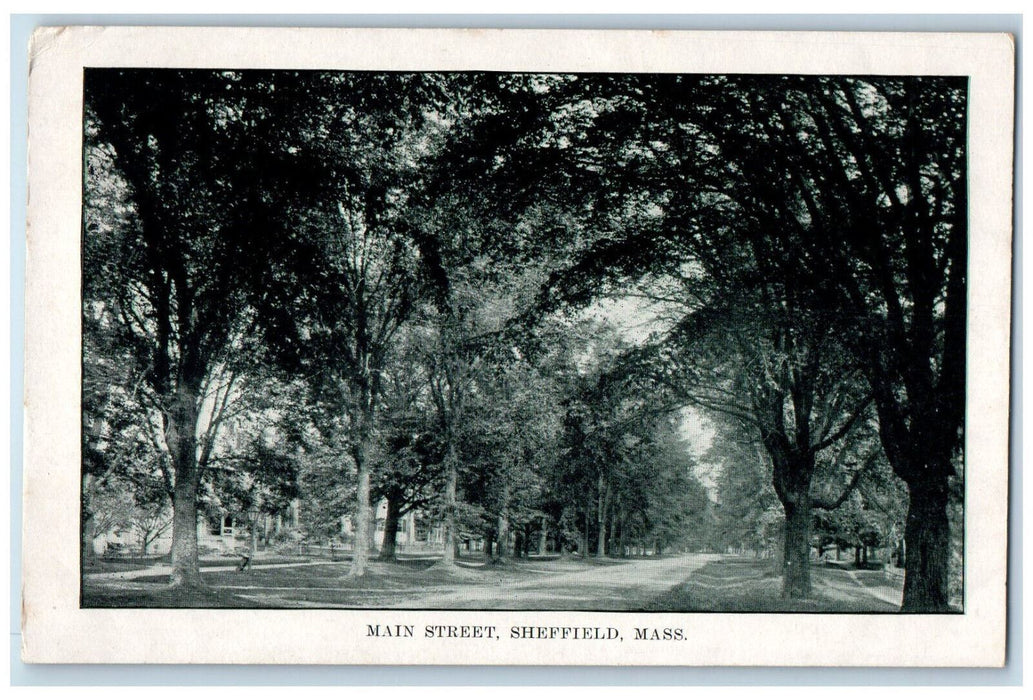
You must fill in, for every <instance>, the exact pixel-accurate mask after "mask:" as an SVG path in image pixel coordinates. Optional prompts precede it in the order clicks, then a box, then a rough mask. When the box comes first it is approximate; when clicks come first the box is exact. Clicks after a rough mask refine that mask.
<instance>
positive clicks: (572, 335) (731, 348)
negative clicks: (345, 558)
mask: <svg viewBox="0 0 1033 700" xmlns="http://www.w3.org/2000/svg"><path fill="white" fill-rule="evenodd" d="M85 97H86V100H85V114H84V124H85V163H86V183H85V190H84V200H85V212H84V227H85V230H84V364H85V369H86V370H87V372H86V377H85V378H84V414H85V419H86V420H85V425H86V429H85V430H84V433H85V435H86V442H87V445H86V448H87V449H86V450H85V452H84V468H85V469H86V471H87V472H89V471H90V470H94V469H96V470H98V471H99V472H100V473H102V474H106V473H108V472H107V471H105V470H106V469H108V468H109V467H110V466H111V464H112V462H113V460H112V459H111V457H110V453H111V452H112V451H113V450H112V449H111V447H110V439H111V438H110V436H111V434H112V431H113V429H114V428H113V426H114V425H115V423H114V422H112V420H111V419H109V418H108V417H106V414H105V411H107V412H110V413H113V414H114V413H120V412H121V413H125V412H127V411H128V413H130V414H132V415H134V416H135V418H133V419H131V422H132V423H133V426H135V429H137V430H138V431H139V432H140V435H141V437H140V438H139V441H140V442H141V444H148V445H149V446H150V447H153V448H154V462H155V464H156V465H157V466H158V470H159V473H160V475H161V479H162V483H163V484H164V488H165V489H166V492H167V493H168V494H170V495H171V502H172V506H173V511H174V524H173V550H172V560H173V575H172V582H173V584H175V585H181V586H196V585H201V580H200V576H199V572H198V562H197V541H196V518H197V508H198V503H199V499H200V498H201V497H202V496H204V492H205V489H206V488H208V487H207V486H205V484H208V483H214V480H213V478H212V477H211V476H210V475H213V474H216V473H221V474H228V473H230V467H232V468H233V473H236V474H241V473H245V471H246V470H245V466H246V464H247V463H251V464H261V465H263V466H262V467H261V470H267V471H272V472H274V473H284V470H283V469H280V468H276V469H273V468H272V467H270V466H269V465H280V467H282V466H284V465H289V464H291V463H292V462H294V461H298V460H300V462H302V463H306V464H307V467H306V469H302V470H300V471H301V472H304V473H303V474H302V476H301V477H299V478H297V479H294V480H293V481H291V480H290V479H286V480H284V481H285V483H286V482H290V483H293V484H295V486H297V485H299V484H300V485H301V486H304V484H305V483H306V479H307V480H308V482H310V483H312V484H318V486H317V488H318V490H317V491H315V492H316V493H320V494H321V496H320V498H319V499H317V500H318V501H319V503H320V504H323V505H325V506H327V507H328V508H329V509H330V510H329V511H328V514H330V512H331V511H334V510H335V509H336V508H337V506H334V505H332V504H333V503H335V502H337V501H342V502H343V501H348V500H350V501H351V502H352V505H351V506H350V512H351V513H352V516H353V520H354V523H355V526H356V541H357V542H358V543H366V542H368V540H369V535H370V527H371V521H370V505H369V504H370V503H371V502H372V499H373V498H374V496H375V495H376V494H382V495H385V496H386V497H388V499H389V503H390V502H391V501H392V499H393V500H394V501H395V502H398V503H401V502H402V501H403V500H404V501H405V502H407V503H410V504H411V503H414V502H419V503H421V504H422V503H423V501H424V500H426V501H427V505H428V506H430V504H431V503H433V506H432V507H434V508H436V509H438V512H439V513H440V517H441V519H442V522H443V523H444V528H445V533H446V541H447V546H446V556H445V560H444V561H443V564H442V565H444V566H448V565H450V564H451V562H452V561H453V557H454V554H453V552H454V544H455V542H456V538H457V533H458V531H459V528H460V527H461V526H462V525H463V523H464V522H466V521H468V520H469V518H470V510H469V508H470V507H471V506H476V507H477V508H480V509H481V511H480V513H481V518H482V520H485V522H490V521H494V522H495V526H494V532H495V536H496V537H499V533H504V532H505V531H506V530H507V529H508V528H512V527H514V526H518V525H519V524H520V523H526V522H532V521H534V520H535V519H536V518H537V519H538V520H539V521H541V520H542V518H541V517H540V516H541V515H545V516H549V517H551V518H552V519H553V521H554V522H555V523H556V524H557V526H561V527H564V528H566V529H567V530H568V531H571V532H573V531H575V530H576V531H577V532H578V533H582V532H584V535H583V538H584V542H585V547H586V548H587V546H588V545H589V540H591V541H592V542H593V543H594V546H595V549H596V550H597V551H599V552H604V551H606V548H607V546H608V544H607V543H610V542H614V541H616V542H620V541H621V537H624V538H625V541H628V540H629V539H631V538H634V537H642V536H645V535H644V533H648V534H649V536H651V537H654V538H656V537H661V536H663V535H662V533H664V532H669V533H674V532H680V533H684V532H691V531H692V530H693V528H694V527H696V526H697V525H699V523H695V524H694V523H693V522H691V518H695V517H703V516H701V515H700V514H701V513H703V512H705V511H706V510H707V509H706V508H705V507H704V506H703V505H702V503H703V501H701V500H700V499H701V498H702V499H703V500H706V499H705V497H703V496H702V495H701V489H699V488H697V486H698V484H697V485H696V486H694V485H693V484H692V478H693V477H691V474H688V466H687V465H686V464H685V460H686V458H685V456H684V452H685V451H684V450H683V449H682V450H678V449H675V448H673V447H672V445H674V444H676V440H675V439H674V438H673V437H671V428H670V424H671V418H670V415H671V412H672V411H676V410H678V409H679V408H682V407H685V406H694V407H695V408H696V409H698V410H701V411H704V412H707V413H708V414H710V415H714V416H723V417H725V418H726V419H728V420H730V421H732V422H733V423H734V425H735V426H736V430H735V431H734V432H735V434H737V435H739V436H740V437H743V436H745V439H746V440H747V441H748V442H749V441H752V442H753V443H754V444H758V445H760V446H761V447H762V449H763V452H764V454H765V459H767V460H768V461H769V462H770V464H771V465H772V471H771V486H772V488H773V490H774V492H775V495H776V497H777V499H778V502H779V505H780V506H781V509H782V513H783V516H784V517H783V523H784V527H783V529H784V532H783V535H784V537H783V539H784V547H783V557H782V562H783V569H784V593H785V594H786V595H787V596H790V597H800V596H806V595H808V593H809V589H810V583H809V567H808V565H807V562H808V557H809V546H810V541H811V531H812V528H813V523H814V511H815V509H816V508H817V509H826V510H835V509H836V508H837V507H841V506H842V505H843V504H844V503H847V501H848V500H849V499H850V498H852V497H853V496H851V494H853V493H855V492H857V489H858V488H861V487H862V486H863V484H864V482H865V480H866V479H869V478H870V477H869V476H867V475H870V474H871V473H872V472H873V471H875V470H877V465H878V464H880V463H885V464H888V466H889V467H890V468H891V469H892V472H893V473H894V474H895V475H896V477H897V478H899V479H900V480H902V482H903V483H904V485H905V488H906V491H907V499H908V515H907V518H906V526H905V539H906V540H907V547H906V550H907V577H906V581H905V595H904V609H906V610H923V611H936V610H945V609H947V604H948V584H947V581H948V573H949V570H950V567H951V561H950V554H949V549H950V548H949V539H950V523H949V520H948V508H949V506H950V502H951V498H952V497H956V494H958V493H960V492H961V490H960V488H959V483H960V479H961V460H960V455H961V447H962V435H963V415H964V361H965V352H964V350H965V343H964V333H965V314H966V308H965V280H966V260H967V247H966V245H967V226H966V217H967V206H966V189H965V188H966V172H965V157H966V154H965V133H966V122H965V110H966V103H965V85H964V82H963V81H959V80H954V79H938V78H906V79H904V78H901V79H895V78H885V79H881V78H880V79H870V80H868V79H855V78H805V77H762V78H751V77H742V76H739V77H723V76H710V77H708V76H678V75H662V76H655V75H646V76H643V75H611V76H566V75H509V74H477V73H469V74H461V75H459V74H456V75H446V74H430V73H422V74H400V73H399V74H375V73H316V72H263V71H246V72H241V71H221V72H219V71H215V72H213V71H178V70H161V71H159V70H127V69H110V70H108V69H104V70H100V69H98V70H90V71H87V74H86V89H85ZM614 297H616V298H617V299H619V300H624V301H627V300H630V299H634V300H637V301H638V303H640V304H641V305H643V308H647V309H648V311H647V314H646V315H647V317H648V318H650V319H652V321H654V322H655V328H654V330H653V332H652V333H651V334H650V336H649V338H648V339H647V341H646V342H644V343H638V344H634V345H628V344H627V343H625V342H624V341H625V339H622V338H621V337H620V334H617V335H618V337H617V338H616V339H610V340H607V339H606V333H605V332H601V331H600V328H599V327H589V328H588V329H587V331H586V330H585V328H586V326H585V319H584V318H583V317H582V316H579V315H578V312H579V310H587V311H591V310H593V309H597V308H598V307H599V304H600V300H601V299H606V298H614ZM582 313H583V312H582ZM590 325H591V324H589V326H590ZM91 373H92V375H91ZM95 379H96V381H95ZM91 387H93V388H95V389H97V391H96V392H95V393H94V394H91ZM428 424H430V425H428ZM91 430H92V431H93V432H92V433H91ZM241 435H247V436H249V437H248V438H247V440H246V441H247V442H249V444H251V445H252V450H251V451H252V452H253V451H255V450H259V449H262V450H270V451H272V452H271V453H270V454H266V455H265V456H264V457H262V458H261V459H258V460H257V461H256V460H254V459H252V456H253V455H252V454H251V453H250V452H249V451H248V450H246V449H244V447H243V446H241V445H239V444H238V445H236V446H235V447H232V448H231V447H230V446H229V444H230V443H232V442H233V441H234V440H238V439H240V440H243V439H244V438H242V437H240V436H241ZM665 436H666V437H665ZM231 437H232V438H233V439H232V440H231V439H230V438H231ZM90 440H93V441H94V442H93V443H92V447H95V448H96V450H95V453H93V452H91V451H90V449H91V444H90ZM407 454H408V455H411V456H412V459H409V460H406V459H399V458H398V457H399V455H407ZM91 455H95V456H97V461H96V462H94V461H92V460H93V457H92V456H91ZM389 455H393V456H389ZM274 456H275V459H274ZM130 461H132V460H130ZM318 463H321V464H323V465H324V466H326V467H327V468H328V470H329V471H328V472H327V473H328V474H329V476H319V470H318V469H315V467H314V466H313V465H315V464H318ZM428 463H429V464H432V465H434V468H433V469H432V470H431V471H432V472H433V475H431V474H423V472H422V471H421V470H422V465H426V464H428ZM406 465H408V466H406ZM395 469H398V470H401V471H402V472H403V478H402V479H401V480H400V483H404V484H405V486H404V487H402V488H400V489H399V488H396V487H395V486H392V485H391V483H392V477H391V476H390V474H391V472H392V471H393V470H395ZM261 470H259V472H258V474H259V476H258V477H254V478H255V482H256V483H266V482H267V481H272V482H274V485H275V482H276V481H277V479H270V478H269V477H268V475H266V476H263V475H262V473H261ZM286 471H287V472H288V473H289V472H290V470H289V469H288V470H286ZM568 472H569V473H568ZM247 473H250V472H247ZM299 473H300V472H299ZM416 473H419V474H420V476H418V477H417V476H416ZM259 477H261V478H259ZM249 478H250V477H249ZM320 479H322V481H320ZM424 479H425V481H426V483H422V482H423V480H424ZM396 486H397V484H396ZM414 486H418V488H414ZM275 491H276V489H272V491H271V493H272V492H275ZM245 492H248V493H251V492H254V493H258V492H261V489H257V488H251V490H250V491H248V490H247V489H245ZM417 492H418V493H419V494H427V493H430V494H432V495H431V496H423V495H416V494H417ZM952 494H954V495H955V496H952ZM668 496H669V497H670V498H673V499H674V501H667V502H665V501H664V500H663V497H668ZM263 498H264V497H263ZM270 498H271V496H270ZM428 499H429V500H428ZM402 507H403V506H398V508H396V510H400V509H401V508H402ZM660 513H663V514H665V517H662V518H661V517H658V514H660ZM484 514H490V515H484ZM668 514H679V515H684V516H685V517H688V518H689V520H683V521H679V520H677V518H673V517H672V518H671V519H668V518H667V517H666V515H668ZM665 523H666V524H665ZM499 541H503V540H502V539H501V538H500V540H499ZM609 546H611V547H612V546H613V545H609ZM618 546H619V545H618ZM367 557H368V552H367V548H366V547H365V545H364V544H362V545H361V546H357V547H356V551H355V556H354V559H353V562H352V568H351V573H352V575H361V574H362V573H363V572H364V569H365V567H366V562H367Z"/></svg>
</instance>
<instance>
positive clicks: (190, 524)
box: [168, 379, 204, 588]
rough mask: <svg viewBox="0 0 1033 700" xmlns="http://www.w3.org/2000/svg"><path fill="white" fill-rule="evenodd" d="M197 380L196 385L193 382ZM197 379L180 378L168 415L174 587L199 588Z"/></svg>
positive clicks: (198, 381) (199, 476)
mask: <svg viewBox="0 0 1033 700" xmlns="http://www.w3.org/2000/svg"><path fill="white" fill-rule="evenodd" d="M195 384H196V386H195ZM199 388H200V379H197V381H196V382H193V381H185V380H184V381H183V382H182V383H181V384H180V387H179V389H178V391H177V392H176V403H175V406H174V408H173V410H172V411H171V415H170V416H169V426H168V433H169V438H168V439H169V443H170V447H171V448H172V450H171V451H172V453H173V460H174V465H175V470H176V483H175V486H174V487H173V492H172V575H171V577H170V581H169V583H170V584H171V585H172V586H175V587H177V588H199V587H201V586H203V585H204V583H203V582H202V580H201V568H200V563H199V561H198V557H197V485H198V483H199V482H200V479H201V474H200V470H199V469H198V464H197V437H196V431H197V418H198V406H197V394H198V391H199Z"/></svg>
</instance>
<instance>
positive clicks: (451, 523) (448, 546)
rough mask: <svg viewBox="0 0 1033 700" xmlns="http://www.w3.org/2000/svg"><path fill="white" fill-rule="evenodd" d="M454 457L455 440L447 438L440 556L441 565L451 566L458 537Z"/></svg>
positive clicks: (455, 458) (457, 545)
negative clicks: (443, 545) (443, 535)
mask: <svg viewBox="0 0 1033 700" xmlns="http://www.w3.org/2000/svg"><path fill="white" fill-rule="evenodd" d="M457 459H458V456H457V455H456V448H455V440H454V439H453V438H452V437H451V436H449V437H448V446H447V448H446V451H445V466H446V470H447V472H446V473H447V477H446V480H445V522H444V526H445V533H444V534H445V551H444V553H443V554H442V556H441V564H442V565H444V566H452V565H453V564H455V560H456V551H457V550H458V548H459V537H458V535H457V533H456V481H457V477H456V461H457Z"/></svg>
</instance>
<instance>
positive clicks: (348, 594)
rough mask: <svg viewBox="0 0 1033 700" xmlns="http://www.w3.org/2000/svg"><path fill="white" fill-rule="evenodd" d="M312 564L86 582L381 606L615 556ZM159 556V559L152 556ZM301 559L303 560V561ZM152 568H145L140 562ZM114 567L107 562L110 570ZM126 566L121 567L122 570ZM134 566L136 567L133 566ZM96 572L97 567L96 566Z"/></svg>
mask: <svg viewBox="0 0 1033 700" xmlns="http://www.w3.org/2000/svg"><path fill="white" fill-rule="evenodd" d="M238 561H239V558H237V557H234V558H231V559H226V558H223V559H218V560H213V561H207V560H205V561H202V566H206V565H223V566H224V565H227V564H236V563H237V562H238ZM302 561H303V563H305V564H306V565H305V566H297V567H284V568H268V569H263V568H262V567H261V565H262V564H278V563H290V561H289V560H286V561H285V558H283V557H279V558H262V559H260V560H256V562H255V563H256V568H252V569H249V570H247V571H208V572H204V571H202V573H201V578H202V579H203V580H204V582H205V584H206V586H208V588H207V589H205V590H204V591H179V592H175V593H173V592H172V591H171V589H169V588H168V585H167V584H168V576H167V575H155V576H138V577H135V578H133V579H131V580H125V581H122V580H109V581H90V580H87V581H86V583H85V585H84V592H83V598H82V602H83V607H88V608H92V607H100V608H106V607H277V608H279V607H312V606H316V607H323V606H346V607H364V608H365V607H370V608H372V607H377V606H379V605H385V604H389V603H392V602H394V603H397V602H398V601H399V600H402V599H404V598H406V597H408V596H410V595H412V594H413V593H417V592H426V591H429V590H439V589H440V590H447V589H454V588H457V587H462V586H463V585H492V584H502V583H513V582H517V581H525V580H531V579H533V578H535V577H537V576H541V575H548V574H560V573H565V572H568V571H576V570H579V569H585V568H590V567H597V566H608V565H612V564H616V563H618V562H617V561H616V560H614V561H599V562H597V561H595V560H591V559H590V560H588V561H584V562H583V561H581V560H580V559H578V558H566V557H563V558H561V557H551V558H544V557H543V558H537V557H536V558H531V559H526V560H520V561H505V562H502V563H489V564H485V563H484V561H483V560H482V559H480V558H469V559H461V560H460V561H459V563H458V566H457V567H455V568H454V569H452V570H447V569H444V568H442V567H440V566H435V563H436V560H434V559H429V558H415V557H414V558H406V557H404V556H403V557H399V559H398V560H396V561H390V562H384V561H378V560H372V561H371V562H370V563H369V565H368V567H367V572H366V574H365V575H364V576H362V577H361V578H358V579H350V578H347V573H348V567H349V565H350V562H349V561H347V560H344V561H336V562H329V561H325V560H315V561H312V560H307V561H304V560H302ZM152 563H153V561H152ZM299 563H300V562H299ZM137 568H145V567H137ZM107 570H111V569H101V570H100V571H107ZM114 570H116V571H117V570H119V569H114ZM126 570H129V569H126ZM88 573H90V572H88Z"/></svg>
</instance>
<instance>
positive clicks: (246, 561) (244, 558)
mask: <svg viewBox="0 0 1033 700" xmlns="http://www.w3.org/2000/svg"><path fill="white" fill-rule="evenodd" d="M240 560H241V561H240V565H239V566H237V571H246V570H247V569H250V568H251V552H244V553H243V554H241V555H240Z"/></svg>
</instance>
